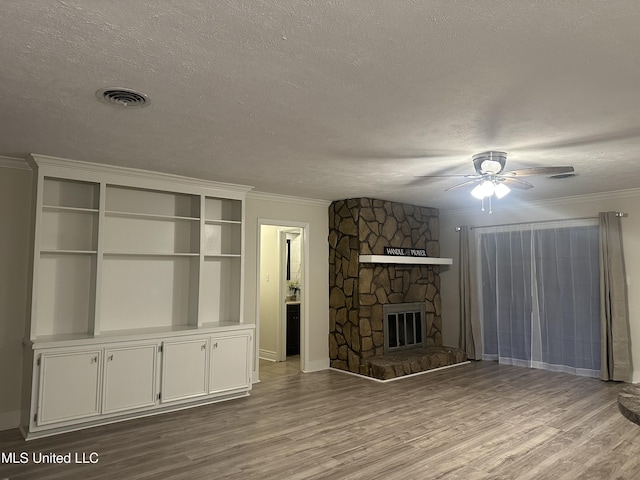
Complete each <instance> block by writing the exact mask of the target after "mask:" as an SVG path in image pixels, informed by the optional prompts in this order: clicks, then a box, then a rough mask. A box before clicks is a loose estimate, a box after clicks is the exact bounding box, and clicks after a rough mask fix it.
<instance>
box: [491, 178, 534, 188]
mask: <svg viewBox="0 0 640 480" xmlns="http://www.w3.org/2000/svg"><path fill="white" fill-rule="evenodd" d="M499 178H500V181H501V182H502V183H504V184H505V185H506V186H507V187H509V188H519V189H520V190H529V189H530V188H533V185H531V184H530V183H529V182H525V181H524V180H520V179H519V178H513V177H503V176H502V175H500V177H499Z"/></svg>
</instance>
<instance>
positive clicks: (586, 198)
mask: <svg viewBox="0 0 640 480" xmlns="http://www.w3.org/2000/svg"><path fill="white" fill-rule="evenodd" d="M629 197H640V188H628V189H625V190H612V191H610V192H599V193H587V194H584V195H571V196H567V197H555V198H547V199H544V200H534V201H531V202H518V203H512V204H510V205H508V206H499V207H497V206H496V205H495V204H494V206H493V211H494V213H496V212H503V211H507V210H512V209H513V208H518V209H523V208H534V209H536V208H544V207H555V206H558V205H571V204H576V203H586V202H598V201H603V200H616V199H619V198H629ZM443 213H444V214H447V215H465V214H473V213H475V214H477V213H478V208H477V207H475V206H474V207H466V208H454V209H451V210H445V209H440V214H441V215H442V214H443Z"/></svg>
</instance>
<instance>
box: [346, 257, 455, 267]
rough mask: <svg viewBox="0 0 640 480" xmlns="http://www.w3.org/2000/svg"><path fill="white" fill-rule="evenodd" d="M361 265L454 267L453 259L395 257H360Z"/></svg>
mask: <svg viewBox="0 0 640 480" xmlns="http://www.w3.org/2000/svg"><path fill="white" fill-rule="evenodd" d="M358 261H359V262H360V263H395V264H404V265H452V264H453V259H452V258H441V257H409V256H406V257H405V256H395V255H358Z"/></svg>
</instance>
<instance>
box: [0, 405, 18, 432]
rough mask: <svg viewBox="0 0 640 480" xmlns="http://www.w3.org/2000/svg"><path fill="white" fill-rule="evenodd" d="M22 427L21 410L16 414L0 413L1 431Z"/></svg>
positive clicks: (15, 412)
mask: <svg viewBox="0 0 640 480" xmlns="http://www.w3.org/2000/svg"><path fill="white" fill-rule="evenodd" d="M19 425H20V410H16V411H14V412H0V431H2V430H11V429H12V428H18V426H19Z"/></svg>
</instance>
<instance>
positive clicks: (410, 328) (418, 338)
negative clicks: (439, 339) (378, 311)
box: [382, 302, 426, 353]
mask: <svg viewBox="0 0 640 480" xmlns="http://www.w3.org/2000/svg"><path fill="white" fill-rule="evenodd" d="M382 313H383V323H384V352H385V353H392V352H397V351H398V350H403V349H405V348H414V347H425V346H426V343H425V337H426V325H425V308H424V303H420V302H417V303H398V304H387V305H383V306H382Z"/></svg>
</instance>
